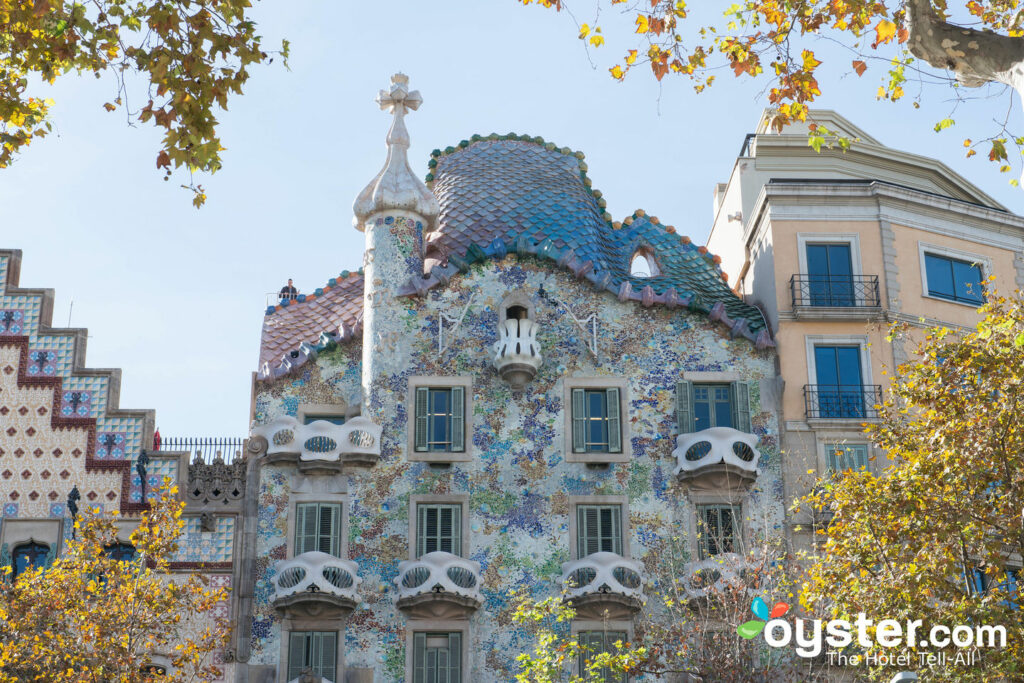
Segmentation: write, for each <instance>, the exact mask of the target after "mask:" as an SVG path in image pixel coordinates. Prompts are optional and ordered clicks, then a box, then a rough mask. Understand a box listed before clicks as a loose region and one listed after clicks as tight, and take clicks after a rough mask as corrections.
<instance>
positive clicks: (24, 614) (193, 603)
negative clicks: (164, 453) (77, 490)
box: [0, 488, 228, 683]
mask: <svg viewBox="0 0 1024 683" xmlns="http://www.w3.org/2000/svg"><path fill="white" fill-rule="evenodd" d="M176 493H177V491H176V489H174V488H170V489H163V490H162V491H161V495H160V497H159V500H158V501H156V502H154V503H153V505H152V507H151V509H150V510H149V511H147V512H145V513H143V515H142V519H141V521H140V522H139V526H138V528H137V529H136V530H135V531H134V532H132V535H131V542H132V544H133V545H134V547H135V557H134V559H132V560H129V561H119V560H117V559H114V558H113V557H111V555H110V553H109V552H108V550H107V549H108V548H109V547H110V546H111V545H112V544H114V543H116V539H117V529H116V526H115V521H114V519H112V518H111V517H110V516H106V515H101V514H98V513H96V512H95V511H94V512H93V513H90V514H87V515H85V517H84V519H80V520H79V521H78V522H77V523H76V525H75V529H76V534H75V538H73V539H69V540H68V541H67V544H66V546H65V548H64V552H63V553H62V555H61V556H60V557H58V558H57V559H56V560H55V561H54V562H53V563H52V564H51V565H50V566H49V567H35V568H32V569H29V570H28V571H24V572H21V573H19V574H18V576H17V578H16V580H15V581H13V582H12V581H11V580H10V578H9V573H10V567H5V568H4V569H5V570H6V573H7V575H8V578H6V579H5V580H4V581H2V582H0V683H27V682H28V681H38V682H42V681H46V682H47V683H114V682H116V683H153V682H155V681H169V682H170V681H175V682H184V681H212V680H215V679H216V678H218V677H219V676H220V673H221V672H220V671H219V669H218V667H217V666H216V664H215V663H214V662H213V661H212V660H213V654H214V652H216V651H218V650H220V649H223V648H224V647H225V646H226V645H227V638H228V626H227V623H226V621H225V620H223V619H219V618H214V616H213V614H212V612H213V610H214V608H215V607H216V606H217V605H218V604H220V603H221V602H222V601H224V600H226V599H227V594H226V591H225V590H224V589H211V588H210V587H209V586H208V585H207V584H208V580H207V579H206V578H205V577H203V576H202V575H200V574H187V575H182V574H177V575H168V572H167V569H168V561H169V559H170V558H171V556H172V554H173V553H174V551H175V549H176V547H177V546H176V540H177V539H178V537H179V536H180V534H181V530H182V528H183V524H184V523H183V521H182V520H181V513H182V510H183V509H184V503H181V502H179V501H178V499H177V496H176ZM155 654H160V655H162V656H164V657H166V658H167V659H168V660H169V661H170V662H171V664H172V667H173V670H172V671H170V672H168V673H167V675H156V674H153V673H147V671H146V670H145V667H146V666H148V665H150V664H151V663H152V662H153V656H154V655H155Z"/></svg>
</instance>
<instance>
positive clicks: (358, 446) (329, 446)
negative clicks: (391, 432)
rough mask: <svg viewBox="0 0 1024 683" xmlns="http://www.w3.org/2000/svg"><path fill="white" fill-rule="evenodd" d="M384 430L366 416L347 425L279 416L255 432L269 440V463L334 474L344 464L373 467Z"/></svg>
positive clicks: (256, 434) (253, 432)
mask: <svg viewBox="0 0 1024 683" xmlns="http://www.w3.org/2000/svg"><path fill="white" fill-rule="evenodd" d="M380 435H381V428H380V427H379V426H378V425H376V424H374V423H373V422H372V421H370V420H369V419H368V418H365V417H353V418H352V419H350V420H348V421H346V422H345V424H341V425H338V424H334V423H333V422H328V421H327V420H316V421H314V422H310V423H309V424H302V423H301V422H299V421H298V420H296V419H295V418H294V417H279V418H277V419H276V420H274V421H273V422H270V423H268V424H265V425H261V426H259V427H256V428H254V429H253V430H252V436H253V437H262V438H263V439H265V440H266V443H267V449H266V456H267V458H268V461H269V462H275V461H278V460H285V461H297V462H298V464H299V469H301V470H303V471H314V470H321V469H322V470H326V471H327V472H330V473H333V472H337V471H338V470H340V468H341V465H346V464H353V465H373V464H375V463H376V462H377V461H378V460H379V459H380Z"/></svg>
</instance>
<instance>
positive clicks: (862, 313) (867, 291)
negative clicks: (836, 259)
mask: <svg viewBox="0 0 1024 683" xmlns="http://www.w3.org/2000/svg"><path fill="white" fill-rule="evenodd" d="M789 289H790V294H791V296H792V303H793V315H795V316H796V317H797V318H815V319H829V320H863V319H865V318H872V317H875V316H878V315H881V312H882V299H881V296H880V294H879V289H878V276H877V275H806V274H800V275H794V276H793V277H791V278H790V279H789Z"/></svg>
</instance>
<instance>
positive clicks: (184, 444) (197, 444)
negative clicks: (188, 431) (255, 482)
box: [159, 436, 245, 464]
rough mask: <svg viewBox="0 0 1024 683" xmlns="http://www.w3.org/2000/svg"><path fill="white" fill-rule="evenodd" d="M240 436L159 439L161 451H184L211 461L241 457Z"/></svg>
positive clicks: (231, 460)
mask: <svg viewBox="0 0 1024 683" xmlns="http://www.w3.org/2000/svg"><path fill="white" fill-rule="evenodd" d="M244 445H245V439H244V438H242V437H233V436H232V437H191V436H189V437H175V436H171V437H167V438H165V439H161V441H160V449H159V450H161V451H186V452H188V453H194V457H195V458H199V459H200V460H202V461H204V462H206V463H207V464H209V463H212V462H213V461H214V460H215V459H217V458H218V457H219V458H221V459H222V460H225V461H227V462H233V461H234V460H237V459H239V458H241V457H242V447H243V446H244Z"/></svg>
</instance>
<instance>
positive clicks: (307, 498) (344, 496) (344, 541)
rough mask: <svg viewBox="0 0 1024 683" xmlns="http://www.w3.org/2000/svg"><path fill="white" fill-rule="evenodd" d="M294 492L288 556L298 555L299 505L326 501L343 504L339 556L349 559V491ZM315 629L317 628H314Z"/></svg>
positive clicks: (326, 502)
mask: <svg viewBox="0 0 1024 683" xmlns="http://www.w3.org/2000/svg"><path fill="white" fill-rule="evenodd" d="M292 491H293V493H292V494H291V496H290V500H289V501H288V522H287V529H286V533H287V549H286V550H287V555H286V556H287V557H288V558H293V557H296V555H297V553H296V552H295V551H296V550H297V549H298V544H297V543H296V541H297V533H298V529H297V527H296V525H297V522H298V516H299V515H298V507H299V505H300V504H303V503H324V504H339V505H341V532H340V547H339V550H338V552H339V555H338V557H339V558H341V559H348V530H349V524H348V507H349V499H348V493H326V492H325V493H310V492H305V493H296V492H294V491H295V489H294V488H293V489H292ZM313 630H315V629H313Z"/></svg>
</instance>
